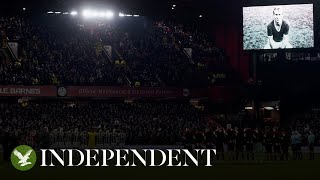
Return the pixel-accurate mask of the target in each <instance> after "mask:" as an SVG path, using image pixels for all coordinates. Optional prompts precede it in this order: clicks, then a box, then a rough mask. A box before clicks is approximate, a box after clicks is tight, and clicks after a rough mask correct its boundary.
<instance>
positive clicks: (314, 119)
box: [290, 109, 320, 143]
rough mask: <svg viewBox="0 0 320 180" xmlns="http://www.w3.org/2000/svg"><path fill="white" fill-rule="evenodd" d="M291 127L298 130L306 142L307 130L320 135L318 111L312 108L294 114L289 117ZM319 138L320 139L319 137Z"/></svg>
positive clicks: (319, 115) (317, 135)
mask: <svg viewBox="0 0 320 180" xmlns="http://www.w3.org/2000/svg"><path fill="white" fill-rule="evenodd" d="M290 120H291V122H292V123H291V129H296V130H298V131H299V132H300V133H301V134H302V136H303V137H305V138H304V140H303V141H304V143H306V141H307V139H306V137H307V135H308V133H309V131H314V133H315V135H316V137H320V132H319V129H320V111H319V109H318V110H317V109H313V110H310V111H306V112H303V113H299V114H294V115H293V116H292V117H291V118H290ZM319 140H320V139H319Z"/></svg>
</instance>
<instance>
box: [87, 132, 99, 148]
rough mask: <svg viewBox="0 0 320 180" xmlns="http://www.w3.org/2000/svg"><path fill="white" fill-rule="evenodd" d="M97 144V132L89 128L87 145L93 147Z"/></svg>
mask: <svg viewBox="0 0 320 180" xmlns="http://www.w3.org/2000/svg"><path fill="white" fill-rule="evenodd" d="M96 144H97V133H96V132H95V130H94V128H91V129H90V131H89V132H88V147H89V148H95V147H96Z"/></svg>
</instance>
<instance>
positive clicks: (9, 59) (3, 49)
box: [1, 31, 14, 63]
mask: <svg viewBox="0 0 320 180" xmlns="http://www.w3.org/2000/svg"><path fill="white" fill-rule="evenodd" d="M1 41H2V43H1V44H2V47H1V54H2V55H3V56H4V60H5V63H10V62H14V61H13V59H14V58H13V57H12V54H11V52H10V50H9V48H8V38H7V35H6V34H5V32H4V31H1Z"/></svg>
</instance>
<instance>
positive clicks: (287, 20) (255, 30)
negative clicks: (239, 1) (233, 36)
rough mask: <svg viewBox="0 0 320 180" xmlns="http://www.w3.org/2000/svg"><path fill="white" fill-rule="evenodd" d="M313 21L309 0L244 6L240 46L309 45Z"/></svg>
mask: <svg viewBox="0 0 320 180" xmlns="http://www.w3.org/2000/svg"><path fill="white" fill-rule="evenodd" d="M313 23H314V21H313V4H294V5H276V6H252V7H244V8H243V48H244V50H260V49H292V48H295V49H296V48H312V47H314V24H313Z"/></svg>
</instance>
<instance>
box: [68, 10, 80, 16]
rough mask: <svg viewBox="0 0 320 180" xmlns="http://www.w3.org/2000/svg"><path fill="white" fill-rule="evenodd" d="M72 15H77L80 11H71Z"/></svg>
mask: <svg viewBox="0 0 320 180" xmlns="http://www.w3.org/2000/svg"><path fill="white" fill-rule="evenodd" d="M70 14H71V15H72V16H76V15H78V12H77V11H71V13H70Z"/></svg>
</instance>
